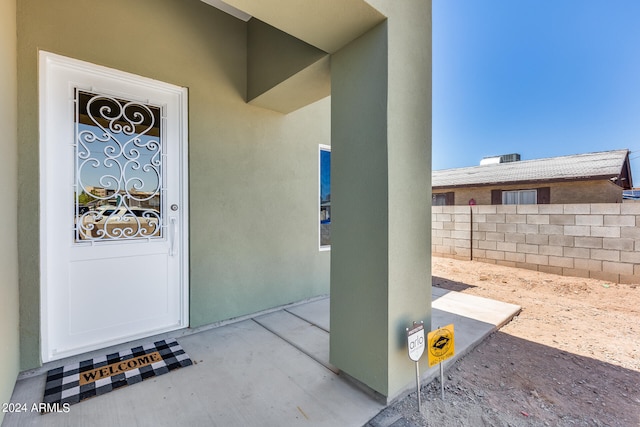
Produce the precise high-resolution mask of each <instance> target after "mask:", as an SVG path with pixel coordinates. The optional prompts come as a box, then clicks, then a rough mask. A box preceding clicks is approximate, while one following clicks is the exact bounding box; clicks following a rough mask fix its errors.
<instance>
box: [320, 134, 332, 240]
mask: <svg viewBox="0 0 640 427" xmlns="http://www.w3.org/2000/svg"><path fill="white" fill-rule="evenodd" d="M319 170H320V174H319V175H320V179H319V196H320V197H319V201H320V203H319V207H320V212H319V213H320V215H319V236H320V250H321V251H326V250H329V249H331V147H329V146H328V145H321V146H320V155H319Z"/></svg>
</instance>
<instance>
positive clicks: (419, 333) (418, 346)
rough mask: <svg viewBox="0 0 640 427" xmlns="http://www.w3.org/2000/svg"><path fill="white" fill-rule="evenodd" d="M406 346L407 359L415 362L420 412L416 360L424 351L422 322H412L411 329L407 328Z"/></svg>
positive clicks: (418, 370) (418, 376)
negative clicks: (407, 350)
mask: <svg viewBox="0 0 640 427" xmlns="http://www.w3.org/2000/svg"><path fill="white" fill-rule="evenodd" d="M407 341H408V342H407V347H408V349H409V359H411V360H413V361H414V362H416V389H417V395H418V412H422V405H421V402H420V367H419V365H418V361H419V360H420V357H422V353H424V322H422V321H420V322H413V326H412V327H411V329H409V328H407Z"/></svg>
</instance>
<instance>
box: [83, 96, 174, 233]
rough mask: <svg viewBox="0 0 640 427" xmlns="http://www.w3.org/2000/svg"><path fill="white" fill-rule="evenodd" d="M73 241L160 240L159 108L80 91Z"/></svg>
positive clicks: (160, 154) (160, 152) (160, 168)
mask: <svg viewBox="0 0 640 427" xmlns="http://www.w3.org/2000/svg"><path fill="white" fill-rule="evenodd" d="M75 137H76V141H75V165H76V171H75V173H76V211H75V218H76V220H75V222H76V226H75V239H76V241H77V242H80V241H88V240H89V241H102V240H113V239H140V238H144V239H147V238H155V237H162V228H163V227H162V226H163V224H162V222H163V221H162V210H163V209H162V206H163V203H162V200H161V199H162V182H163V179H162V166H163V150H162V142H161V141H162V139H161V126H160V108H159V107H155V106H149V105H146V104H143V103H140V102H134V101H127V100H122V99H117V98H115V97H111V96H106V95H101V94H95V93H91V92H87V91H81V90H76V132H75Z"/></svg>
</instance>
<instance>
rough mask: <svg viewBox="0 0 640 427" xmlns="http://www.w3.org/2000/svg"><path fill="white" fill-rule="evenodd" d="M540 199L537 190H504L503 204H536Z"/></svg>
mask: <svg viewBox="0 0 640 427" xmlns="http://www.w3.org/2000/svg"><path fill="white" fill-rule="evenodd" d="M537 201H538V192H537V191H536V190H515V191H503V192H502V204H503V205H535V204H536V203H537Z"/></svg>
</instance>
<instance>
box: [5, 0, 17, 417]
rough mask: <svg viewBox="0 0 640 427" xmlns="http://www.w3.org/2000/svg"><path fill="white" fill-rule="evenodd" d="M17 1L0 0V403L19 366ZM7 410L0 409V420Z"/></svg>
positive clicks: (11, 385)
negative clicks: (0, 277) (0, 274)
mask: <svg viewBox="0 0 640 427" xmlns="http://www.w3.org/2000/svg"><path fill="white" fill-rule="evenodd" d="M17 78H18V76H17V64H16V1H15V0H0V94H2V96H0V135H2V137H0V159H2V168H0V194H2V220H1V221H0V271H1V272H2V279H1V280H0V294H2V298H0V337H2V346H1V347H0V403H5V402H9V399H10V398H11V393H12V392H13V385H14V383H15V380H16V377H17V375H18V371H19V368H20V352H19V348H20V346H19V337H18V325H19V322H18V256H17V253H18V235H17V232H16V230H17V224H18V216H17V213H18V208H17V194H18V191H17V190H18V169H17V163H18V152H17V147H18V144H17V134H16V133H17V132H16V130H17V129H16V120H17V108H16V107H17V99H18V98H17ZM3 418H4V413H2V412H0V424H2V419H3Z"/></svg>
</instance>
